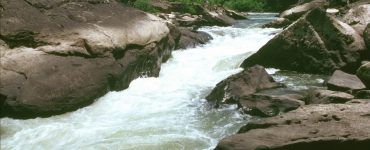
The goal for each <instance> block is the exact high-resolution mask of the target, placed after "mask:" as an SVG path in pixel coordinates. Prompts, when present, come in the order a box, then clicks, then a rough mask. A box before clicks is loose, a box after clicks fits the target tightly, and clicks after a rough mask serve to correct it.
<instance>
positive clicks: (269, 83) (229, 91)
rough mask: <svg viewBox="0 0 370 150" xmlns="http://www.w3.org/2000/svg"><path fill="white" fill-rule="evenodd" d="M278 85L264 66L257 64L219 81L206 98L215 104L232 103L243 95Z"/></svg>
mask: <svg viewBox="0 0 370 150" xmlns="http://www.w3.org/2000/svg"><path fill="white" fill-rule="evenodd" d="M278 86H279V85H278V84H277V83H276V82H275V81H274V79H273V78H272V77H271V76H270V75H269V74H268V73H267V72H266V70H265V69H264V68H263V67H262V66H259V65H255V66H253V67H250V68H247V69H245V70H244V71H242V72H240V73H237V74H235V75H232V76H230V77H228V78H227V79H225V80H223V81H221V82H220V83H218V84H217V85H216V87H215V88H214V89H213V90H212V92H211V93H210V94H209V95H208V96H207V97H206V99H207V100H208V101H210V102H213V103H215V104H222V103H224V104H231V103H236V102H238V101H239V99H240V98H241V97H243V96H248V95H250V94H253V93H256V92H257V91H259V90H263V89H268V88H274V87H278Z"/></svg>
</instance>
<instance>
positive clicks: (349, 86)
mask: <svg viewBox="0 0 370 150" xmlns="http://www.w3.org/2000/svg"><path fill="white" fill-rule="evenodd" d="M327 86H328V89H329V90H334V91H358V90H362V89H365V88H366V87H365V85H364V84H363V83H362V82H361V80H360V79H359V78H358V77H357V76H356V75H351V74H348V73H345V72H343V71H340V70H337V71H335V72H334V73H333V75H332V76H331V77H330V79H329V81H328V83H327Z"/></svg>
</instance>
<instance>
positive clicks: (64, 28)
mask: <svg viewBox="0 0 370 150" xmlns="http://www.w3.org/2000/svg"><path fill="white" fill-rule="evenodd" d="M0 4H1V18H0V26H1V28H0V31H1V32H0V33H1V35H0V38H1V41H4V42H5V44H1V45H2V47H1V59H0V62H1V67H0V72H1V74H0V79H1V82H0V102H1V115H2V116H11V117H18V118H30V117H36V116H50V115H55V114H60V113H64V112H67V111H72V110H75V109H78V108H80V107H82V106H86V105H88V104H90V103H92V102H93V101H94V100H95V99H96V98H98V97H100V96H102V95H103V94H105V93H107V92H108V91H111V90H122V89H124V88H126V87H128V85H129V83H130V81H132V80H133V79H135V78H137V77H140V76H143V75H148V76H156V75H158V73H159V69H160V64H161V62H162V61H164V60H165V59H166V58H168V57H169V55H170V53H171V49H172V48H173V47H174V43H173V42H172V45H171V44H170V42H168V41H169V40H170V39H169V29H168V27H167V26H166V24H165V23H164V22H163V21H162V20H161V19H159V18H157V17H155V16H153V15H150V14H147V13H145V12H142V11H139V10H136V9H133V8H130V7H126V6H124V5H122V4H119V3H117V2H116V1H114V0H89V1H65V0H59V1H49V0H47V1H36V0H2V1H1V2H0ZM2 43H3V42H2ZM3 45H4V46H3Z"/></svg>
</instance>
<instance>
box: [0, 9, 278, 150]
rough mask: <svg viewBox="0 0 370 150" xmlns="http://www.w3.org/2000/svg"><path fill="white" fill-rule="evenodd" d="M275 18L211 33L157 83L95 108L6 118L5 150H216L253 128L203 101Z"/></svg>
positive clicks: (178, 56)
mask: <svg viewBox="0 0 370 150" xmlns="http://www.w3.org/2000/svg"><path fill="white" fill-rule="evenodd" d="M273 15H274V14H252V15H251V16H252V17H251V19H250V20H243V21H240V22H238V23H237V24H236V25H234V26H231V27H205V28H201V29H200V30H202V31H205V32H207V33H209V34H211V35H212V36H213V38H214V39H213V40H212V41H211V42H210V43H208V44H206V45H203V46H199V47H196V48H190V49H186V50H178V51H174V52H173V55H172V58H171V59H170V60H169V61H168V62H166V63H164V64H163V65H162V69H161V72H160V75H159V77H158V78H152V77H142V78H139V79H136V80H134V81H132V82H131V84H130V86H129V88H128V89H126V90H123V91H118V92H110V93H108V94H106V95H105V96H103V97H101V98H99V99H98V100H97V101H96V102H95V103H94V104H92V105H90V106H88V107H85V108H82V109H79V110H77V111H74V112H71V113H66V114H63V115H58V116H53V117H49V118H36V119H28V120H16V119H10V118H3V119H1V149H3V150H10V149H11V150H26V149H29V150H51V149H53V150H66V149H68V150H72V149H83V150H85V149H103V150H105V149H107V150H108V149H135V150H136V149H139V150H140V149H143V150H147V149H169V150H177V149H186V150H195V149H212V148H214V147H215V146H216V145H217V142H218V141H219V140H220V139H221V138H223V137H225V136H227V135H230V134H233V133H235V132H236V131H237V130H238V128H240V127H241V126H242V125H244V124H245V123H247V122H248V117H247V116H245V115H242V114H240V113H239V111H238V110H237V108H236V106H233V105H231V106H225V107H222V108H219V109H215V108H212V107H210V106H209V105H208V104H207V102H206V101H205V99H204V97H205V96H206V95H207V94H208V93H209V92H210V90H211V89H212V88H213V87H214V86H215V85H216V84H217V83H218V82H219V81H221V80H222V79H225V78H226V77H227V76H229V75H231V74H235V73H237V72H239V71H241V70H242V69H241V68H239V67H238V66H239V65H240V63H241V62H242V61H243V60H244V59H245V58H246V57H248V56H249V55H251V54H252V53H254V52H256V51H257V50H258V49H259V48H260V47H261V46H263V45H264V44H265V43H266V42H267V41H268V40H270V39H271V38H272V37H273V36H274V35H275V34H276V33H278V32H280V30H279V29H268V28H265V29H262V28H258V26H259V25H261V24H262V23H266V22H267V21H271V19H273Z"/></svg>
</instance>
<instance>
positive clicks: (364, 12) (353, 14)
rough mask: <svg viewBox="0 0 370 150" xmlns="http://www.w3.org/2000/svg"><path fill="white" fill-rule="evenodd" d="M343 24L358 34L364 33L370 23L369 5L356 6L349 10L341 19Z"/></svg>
mask: <svg viewBox="0 0 370 150" xmlns="http://www.w3.org/2000/svg"><path fill="white" fill-rule="evenodd" d="M343 20H344V22H345V23H347V24H349V25H351V26H352V27H353V28H354V29H355V30H356V31H357V32H358V33H359V34H362V33H364V30H365V28H366V25H367V24H369V23H370V4H365V5H357V6H355V7H353V8H351V9H350V10H349V11H348V12H347V13H346V14H345V15H344V17H343Z"/></svg>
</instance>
